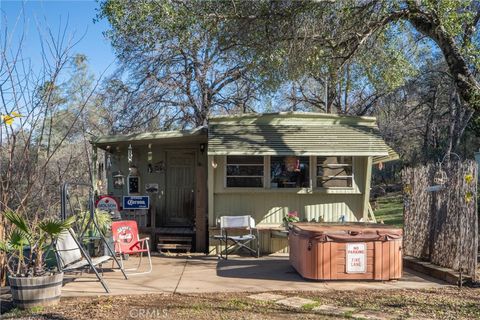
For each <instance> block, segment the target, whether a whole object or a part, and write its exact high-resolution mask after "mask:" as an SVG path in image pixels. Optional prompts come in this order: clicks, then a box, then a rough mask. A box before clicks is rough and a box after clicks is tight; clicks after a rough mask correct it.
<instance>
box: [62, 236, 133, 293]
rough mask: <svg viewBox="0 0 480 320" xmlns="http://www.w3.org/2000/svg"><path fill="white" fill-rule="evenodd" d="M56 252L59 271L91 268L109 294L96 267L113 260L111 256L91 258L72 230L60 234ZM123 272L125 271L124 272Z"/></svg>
mask: <svg viewBox="0 0 480 320" xmlns="http://www.w3.org/2000/svg"><path fill="white" fill-rule="evenodd" d="M54 250H55V253H56V256H57V264H58V269H59V270H61V271H63V272H74V271H81V270H83V269H85V268H87V267H88V268H91V269H92V270H93V271H94V272H95V274H96V276H97V278H98V280H99V281H100V282H101V284H102V286H103V288H104V289H105V291H106V292H109V289H108V287H107V284H106V283H105V282H104V281H103V278H102V276H101V275H100V274H99V273H98V270H97V268H96V266H98V265H100V264H102V263H104V262H106V261H108V260H110V259H113V258H112V257H111V256H107V255H105V256H101V257H95V258H91V257H90V255H89V254H88V253H87V252H86V251H85V249H84V248H82V246H81V245H80V243H79V241H78V239H76V237H75V233H74V231H73V230H72V229H69V230H68V231H65V232H63V233H61V234H60V236H59V238H58V239H57V240H56V242H55V246H54ZM122 271H123V270H122Z"/></svg>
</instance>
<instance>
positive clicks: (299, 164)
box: [270, 156, 310, 189]
mask: <svg viewBox="0 0 480 320" xmlns="http://www.w3.org/2000/svg"><path fill="white" fill-rule="evenodd" d="M270 168H271V181H270V187H271V188H272V189H274V188H306V187H309V186H310V175H309V157H295V156H287V157H277V156H275V157H271V158H270Z"/></svg>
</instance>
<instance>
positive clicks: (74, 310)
mask: <svg viewBox="0 0 480 320" xmlns="http://www.w3.org/2000/svg"><path fill="white" fill-rule="evenodd" d="M277 293H279V294H282V295H286V296H298V297H303V298H308V299H312V300H314V301H315V303H314V304H312V305H309V306H308V308H301V309H291V308H288V307H285V306H280V305H277V304H275V303H274V302H262V301H255V300H251V299H249V298H247V295H248V294H247V293H228V294H225V293H218V294H195V295H193V294H192V295H186V294H176V295H162V294H153V295H137V296H101V297H90V298H65V299H62V302H61V303H60V304H59V305H57V306H52V307H45V308H40V309H37V310H33V311H30V312H27V311H19V310H17V309H12V310H10V311H9V312H8V313H6V314H3V315H2V319H79V320H81V319H88V320H92V319H208V320H212V319H322V318H329V319H332V317H328V316H327V315H321V314H319V313H316V312H315V311H314V310H313V309H314V307H315V306H317V305H321V304H329V305H336V306H348V307H353V308H355V312H359V311H362V310H372V311H382V313H383V314H385V315H388V316H391V318H393V319H406V318H417V319H424V318H429V319H480V289H470V288H465V289H462V291H459V290H458V289H455V288H445V289H435V290H388V291H387V290H356V291H317V292H277ZM355 312H354V313H355ZM354 313H352V314H354ZM345 316H346V317H349V316H351V314H346V315H345Z"/></svg>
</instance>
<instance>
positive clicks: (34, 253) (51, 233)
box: [0, 210, 74, 277]
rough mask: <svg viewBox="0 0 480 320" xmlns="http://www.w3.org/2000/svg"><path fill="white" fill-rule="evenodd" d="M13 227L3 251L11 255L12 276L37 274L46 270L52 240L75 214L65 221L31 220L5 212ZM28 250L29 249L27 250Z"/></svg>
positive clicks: (9, 267)
mask: <svg viewBox="0 0 480 320" xmlns="http://www.w3.org/2000/svg"><path fill="white" fill-rule="evenodd" d="M3 215H4V216H5V218H6V220H7V221H8V222H10V223H11V224H12V229H11V231H10V233H9V234H8V235H7V237H6V241H4V242H0V250H2V251H4V252H6V253H7V255H8V261H7V268H8V272H9V273H10V275H11V276H17V277H35V276H42V275H45V274H46V273H47V270H46V267H45V264H44V258H45V253H46V252H47V251H48V250H49V249H50V248H51V245H52V244H53V242H54V241H55V240H56V239H58V237H59V236H60V234H61V233H62V232H64V231H66V230H68V228H70V226H71V225H72V223H73V222H74V217H71V218H69V219H66V220H60V219H55V218H45V219H43V220H41V221H34V222H29V221H28V220H27V219H26V218H25V217H24V216H22V215H21V214H19V213H18V212H15V211H9V210H8V211H5V212H3ZM27 249H29V252H28V253H27V254H25V252H26V251H27Z"/></svg>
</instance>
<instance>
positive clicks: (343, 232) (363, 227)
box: [291, 223, 403, 242]
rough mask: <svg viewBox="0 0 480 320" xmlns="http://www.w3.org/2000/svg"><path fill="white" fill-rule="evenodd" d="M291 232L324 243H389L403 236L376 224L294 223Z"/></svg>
mask: <svg viewBox="0 0 480 320" xmlns="http://www.w3.org/2000/svg"><path fill="white" fill-rule="evenodd" d="M291 232H293V233H295V234H296V235H298V236H300V237H305V238H309V239H315V240H317V241H323V242H326V241H335V242H356V241H389V240H395V239H401V238H402V236H403V230H402V229H400V228H394V227H392V226H387V225H384V224H374V223H343V224H325V223H294V224H293V227H292V229H291Z"/></svg>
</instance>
